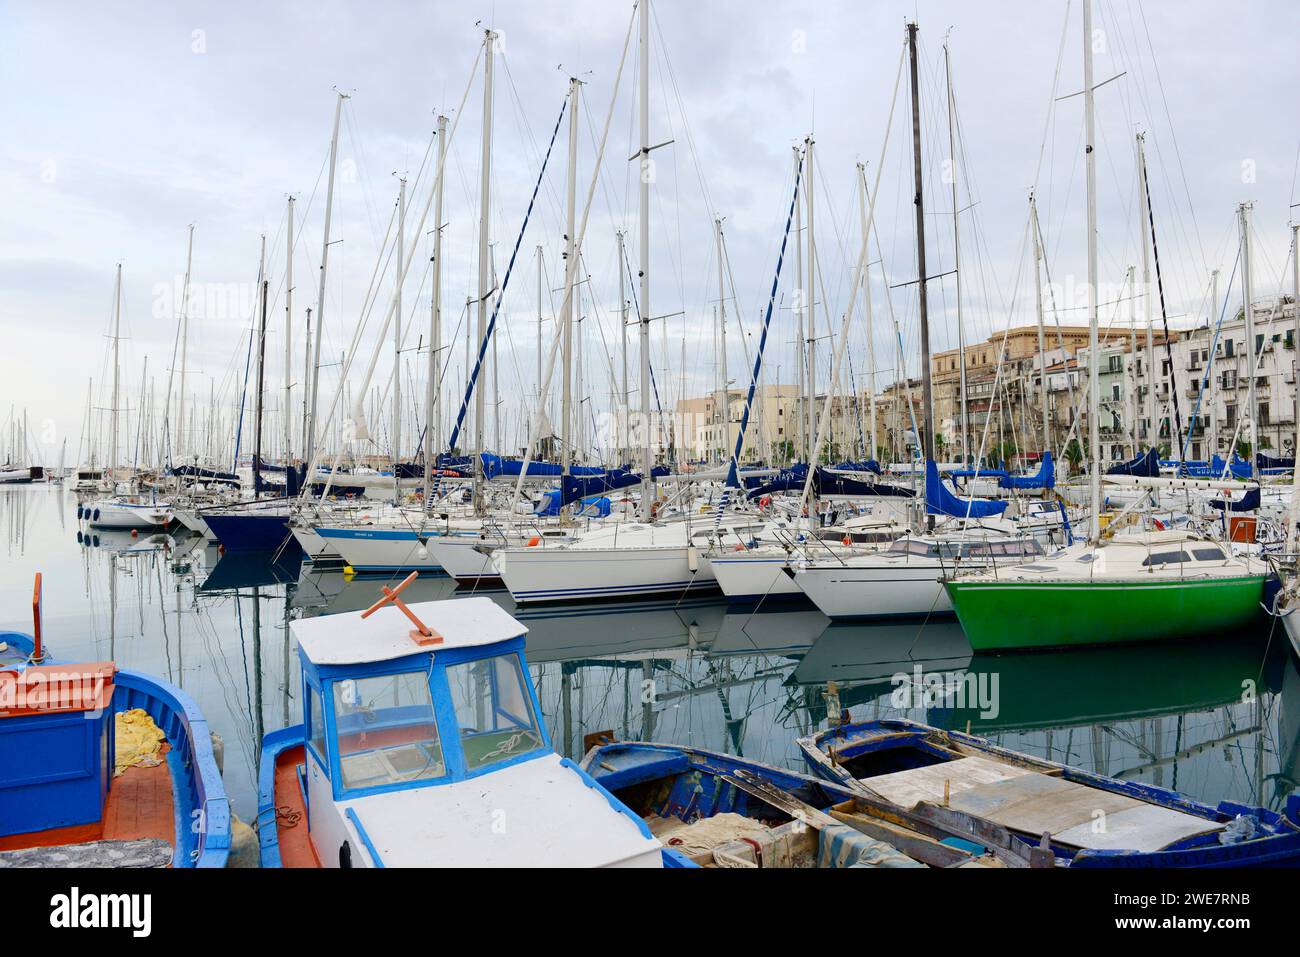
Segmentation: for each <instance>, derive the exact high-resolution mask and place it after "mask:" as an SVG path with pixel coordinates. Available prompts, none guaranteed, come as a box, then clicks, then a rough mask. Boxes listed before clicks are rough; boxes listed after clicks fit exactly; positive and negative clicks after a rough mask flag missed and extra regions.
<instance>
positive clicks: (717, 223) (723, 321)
mask: <svg viewBox="0 0 1300 957" xmlns="http://www.w3.org/2000/svg"><path fill="white" fill-rule="evenodd" d="M713 225H714V228H715V229H716V231H717V237H718V365H719V374H720V376H721V378H722V397H721V402H722V446H721V449H722V456H721V460H722V461H725V460H726V456H727V452H728V447H729V446H730V444H731V424H730V423H731V392H730V388H731V378H730V374H729V373H728V371H727V296H726V292H725V291H724V288H723V283H722V266H723V261H722V259H723V250H722V219H721V217H719V218H717V219H715V220H714V221H713ZM683 368H685V366H683Z"/></svg>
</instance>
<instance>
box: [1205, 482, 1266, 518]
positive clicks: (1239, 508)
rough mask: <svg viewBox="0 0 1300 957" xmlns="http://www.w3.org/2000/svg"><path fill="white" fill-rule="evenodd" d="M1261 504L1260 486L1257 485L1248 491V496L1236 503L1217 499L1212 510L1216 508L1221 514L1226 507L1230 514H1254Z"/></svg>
mask: <svg viewBox="0 0 1300 957" xmlns="http://www.w3.org/2000/svg"><path fill="white" fill-rule="evenodd" d="M1259 502H1260V492H1259V486H1258V485H1257V486H1255V487H1254V488H1249V489H1246V494H1245V495H1243V496H1242V497H1241V500H1240V501H1237V502H1234V501H1232V500H1228V501H1226V502H1225V501H1224V500H1223V499H1221V498H1216V499H1215V500H1214V501H1212V502H1211V503H1210V508H1216V509H1218V510H1219V511H1220V512H1222V511H1223V510H1224V508H1225V507H1226V508H1227V510H1228V511H1229V512H1253V511H1255V510H1256V509H1257V508H1259Z"/></svg>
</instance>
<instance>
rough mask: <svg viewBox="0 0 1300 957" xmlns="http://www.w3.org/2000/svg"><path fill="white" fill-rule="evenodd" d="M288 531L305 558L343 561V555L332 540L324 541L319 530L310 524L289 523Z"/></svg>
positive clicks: (315, 560) (321, 560) (313, 560)
mask: <svg viewBox="0 0 1300 957" xmlns="http://www.w3.org/2000/svg"><path fill="white" fill-rule="evenodd" d="M289 532H290V533H291V534H292V535H293V537H294V540H295V541H297V543H298V546H299V547H300V548H301V549H302V551H303V554H304V555H306V556H307V560H308V561H311V562H341V561H344V558H343V555H342V554H341V553H340V552H339V550H338V549H337V548H335V547H334V543H333V542H329V541H326V540H325V539H324V538H322V537H321V534H320V532H318V531H316V529H315V528H313V527H311V526H310V525H295V524H292V523H290V525H289Z"/></svg>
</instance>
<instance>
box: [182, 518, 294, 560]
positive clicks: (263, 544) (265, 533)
mask: <svg viewBox="0 0 1300 957" xmlns="http://www.w3.org/2000/svg"><path fill="white" fill-rule="evenodd" d="M201 514H202V517H203V521H205V522H207V523H208V528H210V529H211V530H212V534H213V535H215V536H216V539H217V541H218V542H220V543H221V545H222V546H223V547H224V548H225V549H226V551H228V552H275V551H278V550H279V549H280V548H281V547H282V546H283V548H284V551H283V553H282V554H283V555H284V556H286V557H287V556H289V555H291V554H294V555H297V556H299V557H301V556H302V548H301V546H299V544H298V540H297V539H295V538H294V537H293V535H292V534H291V533H290V532H289V516H288V513H285V514H276V513H271V514H266V515H260V514H247V513H238V512H203V513H201Z"/></svg>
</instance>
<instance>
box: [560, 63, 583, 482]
mask: <svg viewBox="0 0 1300 957" xmlns="http://www.w3.org/2000/svg"><path fill="white" fill-rule="evenodd" d="M578 90H579V84H578V79H577V77H570V78H569V180H568V192H567V195H566V198H565V214H566V219H565V227H564V302H565V310H564V315H563V316H561V317H560V322H561V323H562V324H563V327H562V330H561V336H560V347H561V353H562V355H561V356H560V362H561V364H562V365H563V367H564V375H563V381H562V385H561V392H560V445H561V449H560V462H561V464H562V465H563V469H564V474H565V475H568V474H569V470H570V468H571V467H572V466H573V443H574V438H575V436H574V434H573V431H574V430H573V315H574V312H573V310H574V298H575V296H574V283H575V282H577V274H578V256H577V249H576V247H575V243H576V241H577V236H576V235H575V230H576V229H577V220H576V216H577V203H578Z"/></svg>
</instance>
